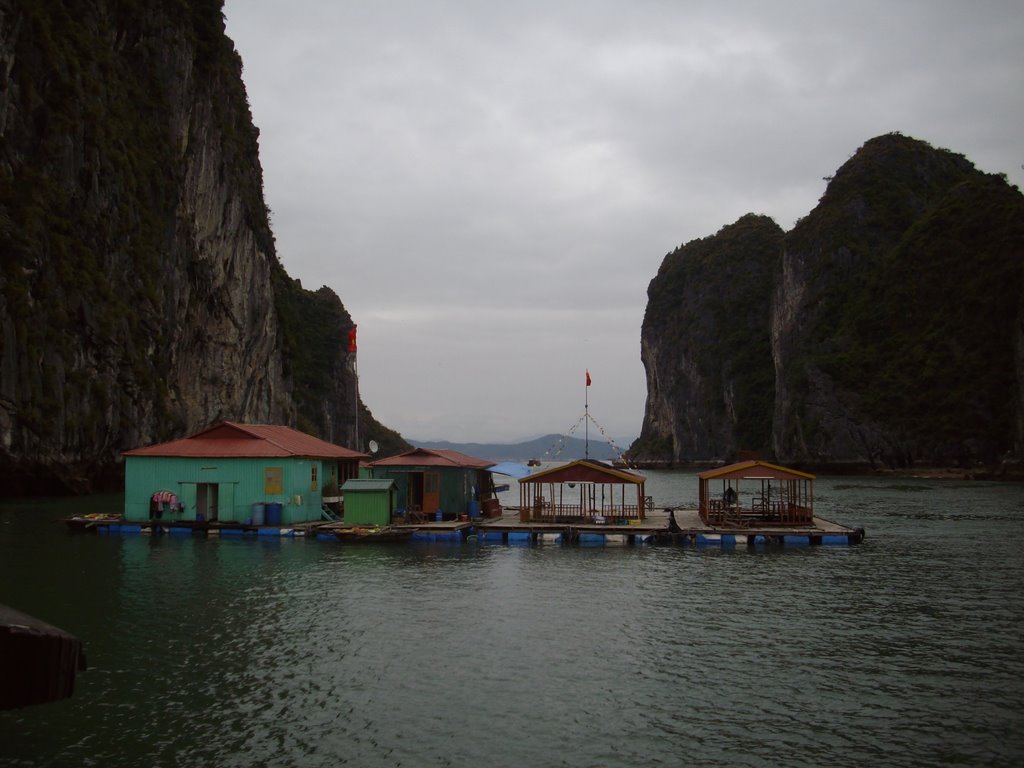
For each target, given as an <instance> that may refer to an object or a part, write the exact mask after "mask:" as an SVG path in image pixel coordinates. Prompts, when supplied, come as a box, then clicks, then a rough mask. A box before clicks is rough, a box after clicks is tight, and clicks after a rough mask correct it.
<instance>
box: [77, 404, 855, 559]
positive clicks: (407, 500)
mask: <svg viewBox="0 0 1024 768" xmlns="http://www.w3.org/2000/svg"><path fill="white" fill-rule="evenodd" d="M124 458H125V488H124V510H123V512H111V513H110V514H89V515H74V516H71V517H69V518H66V520H65V522H66V523H67V525H68V526H69V527H71V528H73V529H76V530H88V531H96V532H99V533H104V534H121V535H132V534H149V535H153V534H167V535H187V536H192V535H205V536H220V537H229V536H240V537H245V536H253V537H261V536H278V537H280V536H307V537H315V538H317V539H324V540H334V541H342V542H348V543H366V542H385V541H402V542H404V541H433V542H461V541H465V540H472V539H475V540H477V541H485V542H494V543H503V544H520V545H521V544H527V545H531V544H562V545H579V546H617V545H618V546H636V545H649V544H661V545H684V546H717V547H723V548H726V547H757V546H765V545H781V546H817V545H840V546H841V545H850V544H857V543H859V542H860V541H862V540H863V538H864V530H863V529H861V528H849V527H846V526H844V525H840V524H838V523H835V522H832V521H829V520H824V519H822V518H820V517H818V516H816V515H815V513H814V479H815V478H814V475H811V474H808V473H805V472H801V471H797V470H794V469H788V468H786V467H781V466H778V465H775V464H772V463H769V462H766V461H761V460H754V459H752V460H748V461H742V462H739V463H735V464H730V465H726V466H721V467H715V468H712V469H708V470H707V471H704V472H701V473H699V474H697V475H696V476H695V479H696V481H697V484H698V499H699V501H698V505H697V508H695V509H682V508H674V507H666V506H660V505H658V504H657V502H656V501H655V500H654V499H653V498H652V497H650V496H648V495H647V493H646V491H645V482H646V478H645V477H644V476H643V475H641V474H638V473H637V472H636V471H633V470H631V469H627V468H623V467H620V466H615V465H612V464H609V463H605V462H602V461H597V460H593V459H588V458H585V459H577V460H574V461H568V462H565V463H561V464H558V465H555V466H545V465H540V466H534V467H528V466H524V465H522V464H515V463H508V462H505V463H495V462H491V461H488V460H485V459H479V458H475V457H473V456H468V455H466V454H463V453H460V452H457V451H453V450H442V449H431V448H413V449H411V450H408V451H405V452H403V453H399V454H398V455H395V456H390V457H386V458H380V459H374V458H373V457H372V456H370V455H369V454H365V453H360V452H357V451H353V450H351V449H348V448H343V447H341V446H338V445H334V444H332V443H329V442H325V441H323V440H320V439H319V438H316V437H313V436H311V435H308V434H305V433H303V432H300V431H297V430H295V429H291V428H289V427H284V426H274V425H258V424H237V423H232V422H222V423H219V424H216V425H214V426H211V427H210V428H208V429H206V430H203V431H201V432H198V433H196V434H193V435H191V436H189V437H185V438H182V439H179V440H172V441H170V442H165V443H159V444H157V445H151V446H148V447H143V448H137V449H134V450H130V451H127V452H126V453H125V454H124ZM545 464H547V462H545ZM511 479H515V480H517V481H518V486H519V503H518V505H509V504H504V505H503V504H502V503H501V501H500V499H499V494H500V493H502V492H503V491H507V490H508V488H509V483H510V481H511Z"/></svg>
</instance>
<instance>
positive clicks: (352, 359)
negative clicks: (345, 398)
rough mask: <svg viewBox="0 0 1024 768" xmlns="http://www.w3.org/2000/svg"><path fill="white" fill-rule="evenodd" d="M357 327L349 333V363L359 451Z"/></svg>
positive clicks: (353, 412) (353, 327)
mask: <svg viewBox="0 0 1024 768" xmlns="http://www.w3.org/2000/svg"><path fill="white" fill-rule="evenodd" d="M356 327H357V326H356V325H355V323H353V324H352V327H351V328H350V329H349V331H348V354H349V363H350V364H351V366H352V421H353V422H354V423H355V444H354V445H353V446H352V448H353V450H356V451H358V450H359V365H358V363H357V359H358V358H357V357H356Z"/></svg>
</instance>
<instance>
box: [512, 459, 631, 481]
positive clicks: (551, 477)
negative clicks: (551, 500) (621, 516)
mask: <svg viewBox="0 0 1024 768" xmlns="http://www.w3.org/2000/svg"><path fill="white" fill-rule="evenodd" d="M646 480H647V478H646V477H644V476H643V475H638V474H636V473H635V472H629V471H627V470H625V469H617V468H616V467H610V466H608V465H607V464H602V463H601V462H599V461H593V460H592V459H577V460H576V461H572V462H569V463H568V464H563V465H562V466H560V467H552V468H551V469H543V470H540V471H539V472H534V473H533V474H532V475H530V476H529V477H523V478H520V480H519V482H520V483H633V484H634V485H640V484H641V483H643V482H645V481H646Z"/></svg>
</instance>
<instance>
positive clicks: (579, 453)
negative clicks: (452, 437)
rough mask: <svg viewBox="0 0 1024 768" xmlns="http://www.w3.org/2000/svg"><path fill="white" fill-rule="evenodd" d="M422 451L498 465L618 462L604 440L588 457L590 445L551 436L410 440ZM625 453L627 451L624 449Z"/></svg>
mask: <svg viewBox="0 0 1024 768" xmlns="http://www.w3.org/2000/svg"><path fill="white" fill-rule="evenodd" d="M409 442H411V443H412V444H413V445H416V446H418V447H420V448H439V449H443V450H451V451H459V452H460V453H465V454H467V455H469V456H475V457H477V458H478V459H490V460H491V461H494V462H499V461H523V462H525V461H529V460H530V459H540V460H541V461H573V460H575V459H582V458H584V457H585V456H587V455H589V456H590V458H592V459H598V460H599V461H606V460H613V459H617V458H619V454H618V452H617V451H616V450H615V449H614V448H613V447H612V446H611V445H609V444H608V443H607V442H605V441H604V440H591V441H590V446H589V454H588V451H587V441H586V440H582V439H580V438H578V437H563V436H562V435H556V434H550V435H544V436H543V437H538V438H536V439H535V440H526V441H524V442H521V443H452V442H448V441H447V440H433V441H431V440H422V441H421V440H410V441H409ZM623 450H625V449H624V448H623Z"/></svg>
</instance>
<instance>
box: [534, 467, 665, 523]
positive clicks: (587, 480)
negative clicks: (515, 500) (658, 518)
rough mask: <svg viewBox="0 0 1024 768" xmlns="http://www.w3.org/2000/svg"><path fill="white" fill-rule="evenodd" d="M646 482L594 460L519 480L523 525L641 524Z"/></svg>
mask: <svg viewBox="0 0 1024 768" xmlns="http://www.w3.org/2000/svg"><path fill="white" fill-rule="evenodd" d="M646 480H647V478H645V477H644V476H643V475H638V474H636V473H635V472H630V471H628V470H625V469H618V468H617V467H611V466H609V465H607V464H604V463H602V462H600V461H594V460H593V459H577V460H576V461H573V462H570V463H568V464H563V465H561V466H558V467H552V468H551V469H545V470H541V471H540V472H534V473H533V474H532V475H530V476H529V477H524V478H520V480H519V517H520V520H521V521H522V522H524V523H525V522H531V521H532V522H552V523H561V522H567V521H568V522H571V521H580V522H582V521H593V520H594V519H595V518H597V519H601V518H604V520H605V521H607V520H613V521H616V520H631V519H632V520H643V519H644V518H645V517H646V515H647V510H649V509H650V508H651V500H650V499H649V498H648V497H647V496H646V495H645V493H644V484H645V482H646Z"/></svg>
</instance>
